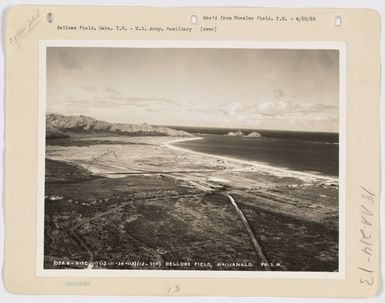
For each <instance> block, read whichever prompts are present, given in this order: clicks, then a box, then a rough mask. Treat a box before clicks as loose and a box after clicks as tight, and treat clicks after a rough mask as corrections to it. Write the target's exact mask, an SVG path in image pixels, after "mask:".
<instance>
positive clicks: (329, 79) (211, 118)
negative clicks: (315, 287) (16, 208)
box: [41, 46, 340, 272]
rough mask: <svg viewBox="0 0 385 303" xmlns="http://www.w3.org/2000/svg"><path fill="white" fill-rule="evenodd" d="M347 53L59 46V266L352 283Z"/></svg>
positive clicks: (49, 105) (54, 207)
mask: <svg viewBox="0 0 385 303" xmlns="http://www.w3.org/2000/svg"><path fill="white" fill-rule="evenodd" d="M339 77H340V75H339V51H338V50H336V49H293V48H291V49H276V48H247V49H244V48H164V47H162V48H134V47H96V46H95V47H94V46H92V47H89V46H88V47H62V46H60V47H47V49H46V79H45V81H46V92H45V93H46V98H45V112H46V114H45V129H44V132H45V148H44V150H45V160H43V161H45V162H44V163H45V164H44V165H45V169H44V170H45V175H44V176H42V178H44V197H41V199H42V200H44V202H42V203H44V214H42V215H41V218H42V220H44V236H43V237H44V249H43V250H44V256H41V258H44V262H43V269H47V270H48V269H49V270H78V271H80V270H92V271H98V270H109V271H111V272H112V271H117V270H126V271H130V270H149V271H159V270H162V271H175V270H183V271H231V272H234V271H248V272H250V271H254V272H264V271H278V272H338V271H339V269H340V261H339V238H340V236H339V235H340V228H339V210H340V207H339V175H340V168H339V167H340V166H339V163H340V159H339V144H340V136H339V131H340V130H339V112H340V102H339V93H340V92H339V83H340V81H339Z"/></svg>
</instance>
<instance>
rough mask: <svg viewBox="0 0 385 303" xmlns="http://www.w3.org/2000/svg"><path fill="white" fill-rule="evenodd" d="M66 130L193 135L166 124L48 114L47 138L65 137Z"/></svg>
mask: <svg viewBox="0 0 385 303" xmlns="http://www.w3.org/2000/svg"><path fill="white" fill-rule="evenodd" d="M66 132H104V133H105V132H108V133H117V134H123V135H128V136H171V137H192V135H191V134H189V133H188V132H185V131H181V130H175V129H172V128H168V127H165V126H152V125H149V124H146V123H144V124H121V123H109V122H105V121H100V120H96V119H94V118H91V117H87V116H82V115H80V116H74V115H71V116H64V115H60V114H47V115H46V138H47V139H53V138H65V137H68V134H66Z"/></svg>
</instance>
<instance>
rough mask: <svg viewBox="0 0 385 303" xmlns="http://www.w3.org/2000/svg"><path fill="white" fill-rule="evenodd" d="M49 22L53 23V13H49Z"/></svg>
mask: <svg viewBox="0 0 385 303" xmlns="http://www.w3.org/2000/svg"><path fill="white" fill-rule="evenodd" d="M47 21H48V23H52V22H53V14H52V13H48V14H47Z"/></svg>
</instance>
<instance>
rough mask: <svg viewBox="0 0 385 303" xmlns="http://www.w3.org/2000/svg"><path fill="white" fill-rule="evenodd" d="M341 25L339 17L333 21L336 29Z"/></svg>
mask: <svg viewBox="0 0 385 303" xmlns="http://www.w3.org/2000/svg"><path fill="white" fill-rule="evenodd" d="M341 24H342V18H341V17H340V16H337V17H336V19H335V25H336V26H337V27H340V26H341Z"/></svg>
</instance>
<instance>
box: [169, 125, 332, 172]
mask: <svg viewBox="0 0 385 303" xmlns="http://www.w3.org/2000/svg"><path fill="white" fill-rule="evenodd" d="M172 127H173V128H174V129H179V130H185V131H188V132H190V133H192V134H194V135H195V136H199V137H202V140H194V141H185V142H179V143H174V145H175V146H178V147H182V148H186V149H190V150H192V151H196V152H202V153H207V154H214V155H219V156H227V157H232V158H236V159H241V160H248V161H256V162H259V163H264V164H267V165H271V166H274V167H280V168H286V169H290V170H294V171H300V172H307V173H313V174H319V175H325V176H333V177H338V167H339V136H338V133H316V132H298V131H275V130H258V131H257V132H258V133H260V134H261V135H262V137H260V138H247V137H232V136H227V133H228V132H230V131H238V129H221V128H197V127H176V126H172ZM241 131H242V132H243V133H244V134H245V135H247V134H249V133H251V132H252V131H256V130H251V129H249V130H245V129H242V130H241Z"/></svg>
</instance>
